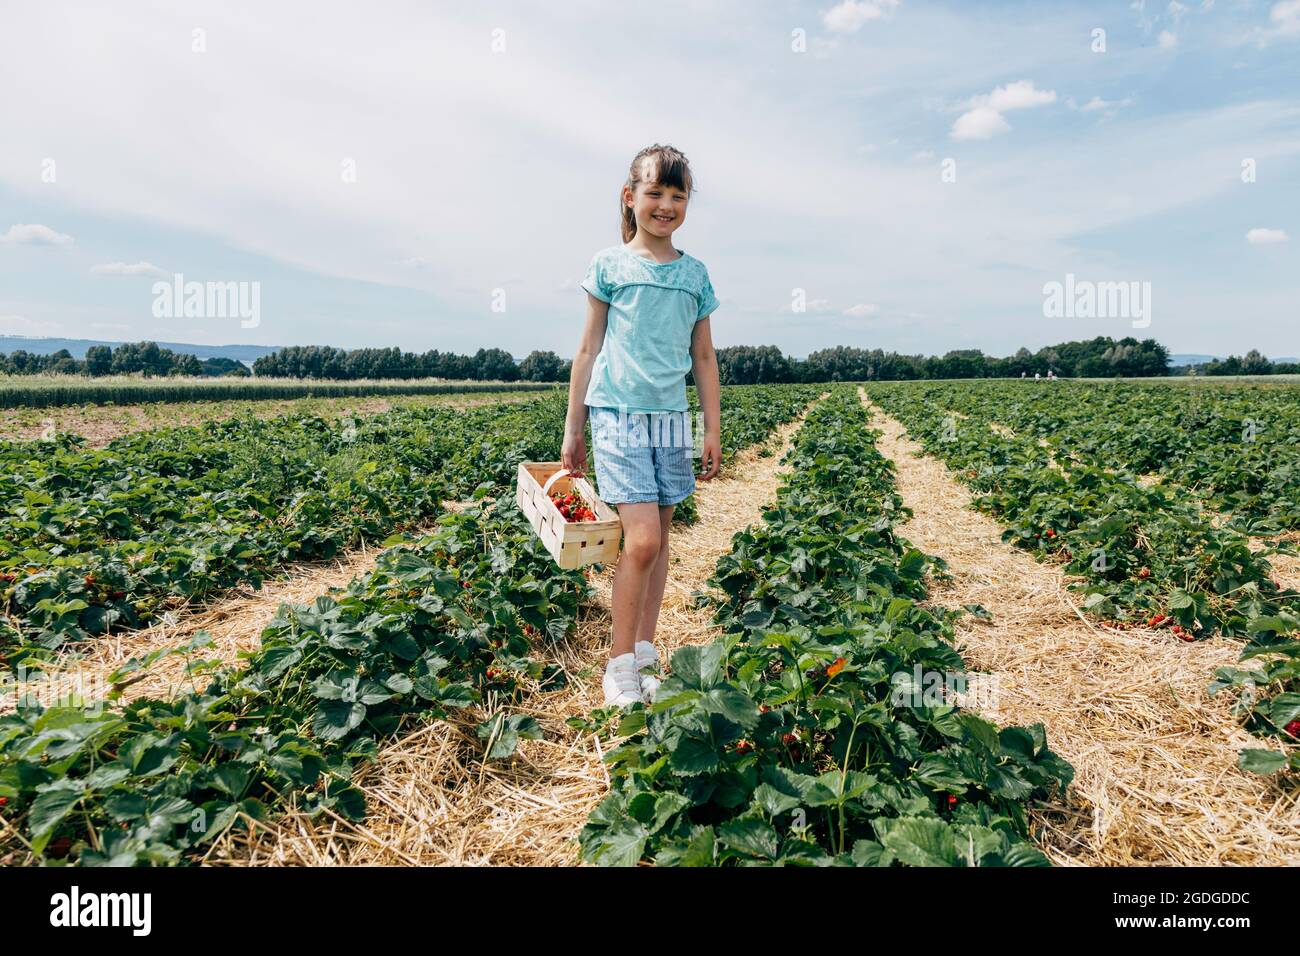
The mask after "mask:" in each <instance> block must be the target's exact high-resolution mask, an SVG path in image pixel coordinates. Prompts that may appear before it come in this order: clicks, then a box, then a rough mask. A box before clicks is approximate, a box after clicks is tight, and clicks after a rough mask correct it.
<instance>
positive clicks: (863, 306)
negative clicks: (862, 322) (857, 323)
mask: <svg viewBox="0 0 1300 956" xmlns="http://www.w3.org/2000/svg"><path fill="white" fill-rule="evenodd" d="M879 311H880V306H878V305H873V304H871V303H869V302H859V303H858V304H857V305H851V306H849V307H848V308H847V309H845V310H844V314H845V315H851V316H853V317H854V318H855V319H865V318H866V317H867V316H869V315H875V314H876V313H877V312H879Z"/></svg>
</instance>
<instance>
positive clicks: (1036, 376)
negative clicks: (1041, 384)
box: [1034, 372, 1043, 382]
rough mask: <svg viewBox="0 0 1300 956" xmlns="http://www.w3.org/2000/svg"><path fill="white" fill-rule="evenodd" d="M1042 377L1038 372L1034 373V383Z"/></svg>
mask: <svg viewBox="0 0 1300 956" xmlns="http://www.w3.org/2000/svg"><path fill="white" fill-rule="evenodd" d="M1042 377H1043V376H1042V375H1040V374H1039V373H1038V372H1035V373H1034V381H1035V382H1037V381H1039V380H1040V379H1042Z"/></svg>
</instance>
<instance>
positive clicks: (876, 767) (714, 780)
mask: <svg viewBox="0 0 1300 956" xmlns="http://www.w3.org/2000/svg"><path fill="white" fill-rule="evenodd" d="M875 435H876V433H874V432H872V431H870V430H869V428H868V420H867V415H866V412H865V409H864V408H863V407H862V405H861V403H860V402H859V401H858V399H857V398H856V396H855V395H854V393H853V391H852V390H851V389H850V388H846V387H839V388H837V389H836V390H835V391H834V393H833V394H832V396H831V397H829V398H828V399H826V400H825V401H823V402H821V403H819V404H818V405H817V406H815V407H814V408H813V410H812V411H811V412H810V413H809V415H808V417H807V419H806V420H805V423H804V424H803V426H802V428H801V429H800V431H799V433H798V434H797V436H796V438H795V444H794V447H793V449H792V450H791V452H790V454H789V456H788V458H787V459H786V462H787V463H788V464H789V466H790V468H791V469H792V473H791V474H790V475H789V477H788V478H787V479H786V480H785V482H784V483H783V485H782V486H781V488H780V489H779V491H778V494H777V502H776V504H775V506H774V507H772V508H770V509H769V510H768V511H766V512H765V513H764V520H763V523H762V524H761V525H759V526H756V527H752V528H751V529H749V530H747V531H744V532H741V533H739V534H737V535H736V536H735V538H734V539H733V548H732V551H731V553H730V554H728V555H726V556H724V557H723V558H722V559H721V560H720V561H719V562H718V565H717V568H716V572H715V575H714V577H713V579H712V582H711V583H713V584H714V585H715V586H716V587H717V588H718V589H719V591H720V592H721V593H722V594H723V595H724V596H725V597H724V598H722V599H720V602H719V604H718V606H717V615H716V618H717V621H718V622H719V623H720V624H722V625H723V626H724V628H725V633H724V635H723V636H722V637H720V638H718V639H717V640H715V641H714V642H712V643H710V644H706V645H702V646H688V647H683V648H681V649H679V650H677V651H676V652H675V653H674V654H673V656H672V660H671V665H670V668H669V674H668V676H667V677H666V678H665V679H664V681H663V683H662V684H661V686H660V689H659V691H658V697H657V699H656V701H655V703H654V704H653V705H651V706H650V707H649V708H644V707H642V706H641V705H633V708H632V709H631V711H630V712H629V713H628V715H627V716H626V717H625V718H624V721H623V723H622V725H621V726H620V727H619V733H620V734H625V735H628V736H627V739H626V740H625V741H623V742H622V743H621V744H620V745H619V746H618V747H617V748H615V749H614V750H613V751H612V752H611V753H610V754H609V755H608V756H607V757H606V761H607V762H608V764H609V766H610V775H611V781H612V782H611V792H610V793H609V795H608V796H607V797H606V798H605V799H604V800H602V801H601V802H600V804H599V805H598V806H597V807H596V808H595V810H594V811H593V812H592V814H591V815H590V817H589V819H588V822H587V824H586V826H585V827H584V828H583V830H582V832H581V835H580V842H581V846H582V853H583V856H584V858H585V859H587V860H588V861H593V862H596V863H600V864H607V865H620V864H621V865H630V864H635V863H637V862H639V861H641V860H652V861H654V862H655V863H657V864H659V865H702V866H710V865H720V864H731V865H771V864H777V865H780V864H792V865H882V866H883V865H889V864H891V863H901V864H910V865H984V866H989V865H1024V864H1044V863H1046V862H1047V860H1046V857H1045V856H1044V855H1043V854H1042V853H1041V851H1039V850H1038V849H1037V848H1036V847H1034V846H1033V844H1032V843H1031V842H1029V841H1028V840H1027V839H1026V836H1027V832H1028V826H1027V821H1026V815H1025V804H1026V802H1027V801H1028V800H1030V799H1033V798H1035V797H1038V796H1043V795H1046V794H1047V793H1049V792H1050V791H1052V790H1054V789H1056V788H1063V787H1065V786H1066V785H1068V782H1069V781H1070V779H1071V777H1072V773H1073V771H1072V769H1071V768H1070V766H1069V765H1068V764H1067V763H1065V762H1064V761H1062V760H1061V759H1060V758H1058V757H1057V756H1056V755H1055V754H1053V753H1052V751H1051V750H1050V749H1048V747H1047V744H1046V740H1045V735H1044V732H1043V728H1042V727H1041V725H1035V726H1032V727H1027V728H1021V727H1010V728H1006V729H1002V730H999V729H998V728H997V727H996V726H995V725H993V724H992V723H990V722H988V721H986V720H984V719H982V718H980V717H979V716H977V715H976V714H974V713H972V712H970V711H967V710H963V709H961V708H960V707H959V706H957V705H956V704H955V703H954V701H953V700H952V695H951V693H949V691H950V690H952V689H954V688H956V689H959V688H958V686H957V685H958V682H964V680H965V678H966V676H967V675H966V671H965V667H964V665H963V662H962V660H961V657H960V655H959V654H958V653H957V651H956V650H955V649H954V648H953V646H952V643H951V639H952V626H951V622H950V614H949V612H946V611H942V610H930V609H927V608H925V607H923V606H922V604H921V603H920V601H921V600H922V599H923V598H924V597H925V585H924V581H923V579H924V574H925V572H926V569H927V567H929V565H930V564H931V563H932V559H929V558H927V557H926V556H925V555H923V554H921V553H920V552H918V551H916V550H915V549H913V548H911V547H910V546H909V545H908V544H907V543H906V542H904V541H902V540H900V539H898V538H897V537H896V535H895V534H894V531H893V527H894V524H895V523H896V522H898V521H901V520H902V519H903V518H904V517H905V515H906V513H907V512H906V510H905V509H904V508H903V507H902V502H901V500H900V499H899V497H898V495H897V492H896V491H895V489H894V485H893V474H892V468H891V466H890V464H889V462H888V461H887V460H886V459H884V458H883V457H882V456H881V455H880V454H879V452H878V451H877V450H876V448H875V445H874V439H875ZM936 682H937V683H939V684H940V685H941V686H942V687H943V688H948V690H947V691H946V690H937V688H936V687H935V684H936ZM936 690H937V692H936Z"/></svg>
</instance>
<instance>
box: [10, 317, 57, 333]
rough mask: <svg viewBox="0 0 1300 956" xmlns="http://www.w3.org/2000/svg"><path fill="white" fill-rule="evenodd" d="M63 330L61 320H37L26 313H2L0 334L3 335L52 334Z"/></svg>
mask: <svg viewBox="0 0 1300 956" xmlns="http://www.w3.org/2000/svg"><path fill="white" fill-rule="evenodd" d="M62 331H63V324H62V323H60V322H50V321H39V322H38V321H36V320H35V319H29V318H28V317H27V316H25V315H0V334H3V335H30V336H42V335H51V334H53V333H56V332H62Z"/></svg>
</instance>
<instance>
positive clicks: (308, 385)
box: [0, 375, 555, 408]
mask: <svg viewBox="0 0 1300 956" xmlns="http://www.w3.org/2000/svg"><path fill="white" fill-rule="evenodd" d="M554 387H555V386H554V385H552V384H550V383H546V382H432V381H428V380H425V381H402V382H382V381H376V382H313V381H304V380H302V379H263V378H254V379H248V378H210V379H202V378H158V379H141V378H126V377H123V378H116V379H101V380H96V379H79V378H76V377H73V376H64V375H60V376H53V377H51V378H40V377H33V376H14V377H8V378H0V408H54V407H59V406H67V405H145V404H150V403H153V402H203V401H210V402H221V401H228V400H230V399H248V400H252V399H256V400H263V399H269V400H274V399H290V398H331V397H341V396H366V395H460V394H465V393H470V392H513V391H526V390H536V391H549V390H551V389H553V388H554Z"/></svg>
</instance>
